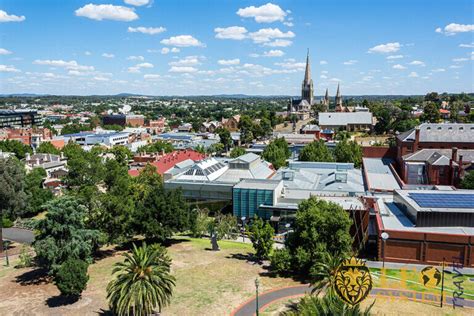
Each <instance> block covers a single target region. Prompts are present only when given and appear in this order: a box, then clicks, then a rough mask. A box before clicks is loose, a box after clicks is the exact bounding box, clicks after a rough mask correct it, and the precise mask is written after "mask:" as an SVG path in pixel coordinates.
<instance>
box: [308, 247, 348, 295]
mask: <svg viewBox="0 0 474 316" xmlns="http://www.w3.org/2000/svg"><path fill="white" fill-rule="evenodd" d="M342 259H343V258H342V257H340V256H339V255H337V254H336V255H332V254H330V253H324V254H323V256H322V259H321V261H318V262H316V263H315V265H314V266H312V267H311V275H310V279H311V286H312V287H313V290H312V292H313V293H314V292H316V293H317V295H319V293H322V292H325V293H326V294H329V295H333V294H335V293H333V290H334V284H335V282H336V279H335V278H336V270H337V268H338V267H339V265H340V264H341V262H342Z"/></svg>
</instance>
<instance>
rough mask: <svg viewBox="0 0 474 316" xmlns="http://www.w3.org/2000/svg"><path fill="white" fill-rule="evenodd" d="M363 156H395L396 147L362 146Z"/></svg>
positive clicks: (393, 157)
mask: <svg viewBox="0 0 474 316" xmlns="http://www.w3.org/2000/svg"><path fill="white" fill-rule="evenodd" d="M362 157H364V158H392V159H395V158H396V157H397V148H396V147H380V146H362Z"/></svg>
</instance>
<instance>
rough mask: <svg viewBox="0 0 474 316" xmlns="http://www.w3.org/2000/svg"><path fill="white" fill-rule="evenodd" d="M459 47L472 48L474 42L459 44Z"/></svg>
mask: <svg viewBox="0 0 474 316" xmlns="http://www.w3.org/2000/svg"><path fill="white" fill-rule="evenodd" d="M459 47H462V48H474V43H471V44H459Z"/></svg>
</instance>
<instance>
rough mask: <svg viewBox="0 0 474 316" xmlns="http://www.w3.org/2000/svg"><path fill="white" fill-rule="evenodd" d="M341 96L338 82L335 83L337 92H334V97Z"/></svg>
mask: <svg viewBox="0 0 474 316" xmlns="http://www.w3.org/2000/svg"><path fill="white" fill-rule="evenodd" d="M340 97H341V92H340V91H339V83H338V84H337V92H336V98H340Z"/></svg>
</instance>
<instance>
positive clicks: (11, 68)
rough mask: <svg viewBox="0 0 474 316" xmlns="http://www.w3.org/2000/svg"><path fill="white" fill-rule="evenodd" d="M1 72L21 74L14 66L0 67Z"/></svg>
mask: <svg viewBox="0 0 474 316" xmlns="http://www.w3.org/2000/svg"><path fill="white" fill-rule="evenodd" d="M0 72H20V70H18V69H16V68H15V66H12V65H10V66H8V65H0Z"/></svg>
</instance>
